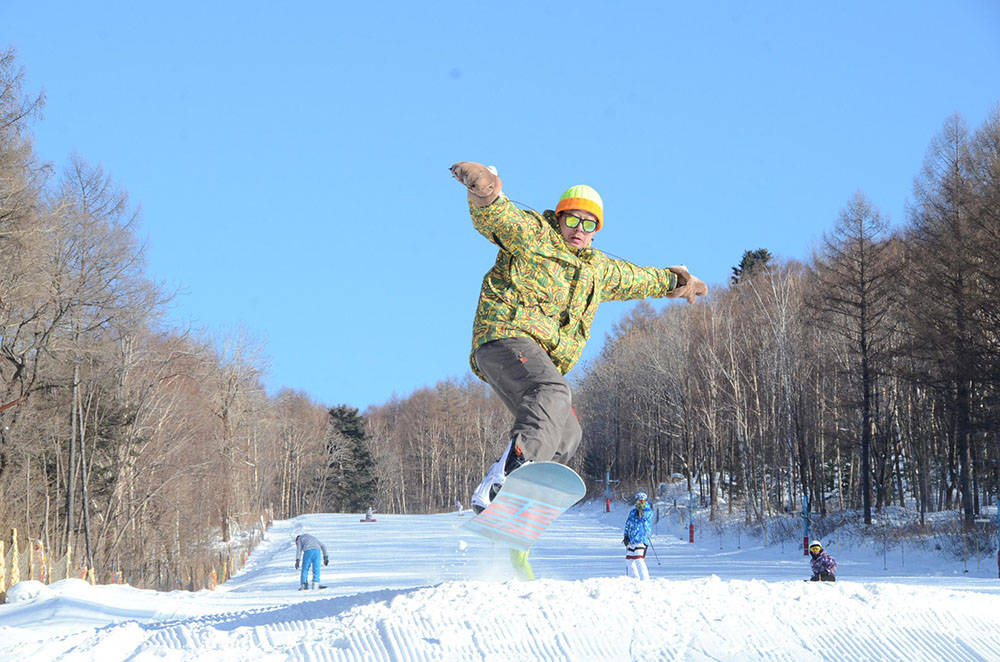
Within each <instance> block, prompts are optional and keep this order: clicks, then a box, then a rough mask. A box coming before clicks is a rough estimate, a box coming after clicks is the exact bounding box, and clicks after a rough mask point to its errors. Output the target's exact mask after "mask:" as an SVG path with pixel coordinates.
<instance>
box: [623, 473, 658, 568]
mask: <svg viewBox="0 0 1000 662" xmlns="http://www.w3.org/2000/svg"><path fill="white" fill-rule="evenodd" d="M652 530H653V509H652V508H650V507H649V504H647V503H646V493H645V492H638V493H636V495H635V506H634V507H633V508H632V510H630V511H629V513H628V519H626V520H625V537H624V538H622V543H624V544H625V574H627V575H628V576H629V577H634V578H636V579H640V580H642V579H649V568H647V567H646V548H647V547H648V546H649V535H650V533H652Z"/></svg>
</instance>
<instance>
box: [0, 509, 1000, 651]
mask: <svg viewBox="0 0 1000 662" xmlns="http://www.w3.org/2000/svg"><path fill="white" fill-rule="evenodd" d="M469 516H470V515H469V514H468V513H466V514H465V516H464V517H459V516H457V515H456V514H454V513H451V514H445V515H424V516H417V515H411V516H391V515H381V516H379V518H378V519H379V521H378V522H376V523H362V522H359V517H358V516H357V515H306V516H302V517H298V518H296V519H294V520H288V521H282V522H276V523H275V525H274V527H272V529H271V530H270V531H269V533H268V535H267V538H266V539H265V541H264V542H263V543H262V544H261V545H260V547H258V549H257V550H256V551H255V552H254V554H253V556H252V557H251V559H250V561H249V563H248V564H247V566H246V568H245V569H244V570H243V571H242V572H241V573H240V574H239V575H237V576H236V577H234V578H233V579H231V580H230V581H229V582H227V583H226V584H225V585H223V586H222V587H220V589H218V590H216V591H200V592H198V593H188V592H183V591H175V592H172V593H156V592H153V591H143V590H139V589H134V588H131V587H127V586H97V587H91V586H89V585H86V584H84V583H83V582H80V581H78V580H68V581H65V582H60V583H58V584H54V585H52V586H51V587H42V586H41V585H35V586H34V589H35V591H33V590H32V588H33V587H32V585H31V584H28V583H22V585H19V586H18V587H15V589H13V590H12V592H11V593H12V596H11V597H12V598H14V599H19V601H17V602H14V603H12V604H7V605H2V606H0V659H3V660H7V659H10V660H15V659H16V660H55V659H66V660H100V661H102V662H105V661H108V660H154V659H155V660H195V659H197V660H234V661H235V660H288V659H299V660H752V659H766V660H796V661H798V660H838V661H843V660H859V661H860V660H865V661H869V660H907V661H908V662H913V661H916V660H1000V580H997V579H996V567H995V560H993V559H983V561H982V564H981V566H980V568H979V569H978V570H977V569H975V568H974V567H973V568H971V569H970V572H969V573H968V574H966V573H965V572H963V564H962V563H961V562H958V563H952V562H945V561H943V560H941V559H940V558H937V557H931V556H923V557H922V556H921V555H920V554H917V553H909V554H907V555H906V557H905V559H904V558H891V559H887V560H885V561H884V560H883V557H882V556H877V557H876V556H874V555H873V554H872V553H871V552H863V551H862V550H854V549H848V548H846V546H845V548H843V549H840V550H837V549H836V548H835V547H833V548H831V551H833V552H834V554H835V556H837V561H838V563H839V565H840V575H841V578H842V581H839V582H837V583H836V584H818V583H809V582H803V581H802V578H804V577H807V576H808V574H809V573H808V567H807V565H808V564H807V562H806V560H805V559H804V558H803V556H802V552H801V548H797V547H796V546H795V545H792V544H786V545H784V546H771V547H767V548H763V547H761V546H760V544H761V541H759V540H756V541H753V540H748V539H747V538H745V537H743V538H742V539H741V540H740V543H741V547H742V548H741V549H737V540H735V539H734V540H728V539H726V538H723V539H721V540H720V539H719V538H718V537H713V536H712V535H708V536H706V538H705V539H704V540H702V541H699V542H697V543H695V544H693V545H691V544H688V543H686V542H684V541H682V540H681V539H680V536H679V535H678V534H679V533H680V531H679V530H674V529H675V528H676V527H670V528H669V529H668V528H667V527H666V526H665V525H664V527H663V529H662V530H661V531H659V533H658V534H657V536H656V537H655V538H654V545H655V550H656V556H653V555H651V556H650V558H649V566H650V572H651V574H652V576H653V579H652V580H651V581H649V582H637V581H634V580H630V579H628V578H626V577H624V576H623V569H624V563H623V560H622V547H621V544H620V540H621V530H620V524H621V522H622V521H623V519H624V512H623V511H620V510H619V511H616V512H613V513H611V514H605V513H603V512H601V511H600V510H599V509H598V507H597V506H593V505H590V506H583V507H580V508H576V509H574V510H571V511H570V512H569V513H568V514H567V515H565V516H564V517H563V518H561V519H560V520H559V521H558V522H557V523H556V524H555V525H554V526H553V527H552V529H550V531H548V532H547V533H546V535H545V536H544V537H543V539H542V540H541V541H540V542H539V543H538V544H537V545H536V548H535V550H534V551H533V553H532V559H533V565H534V569H535V574H536V575H537V576H538V577H539V579H538V580H537V581H535V582H527V583H526V582H518V581H515V580H514V579H513V572H512V571H511V570H510V568H509V564H508V562H507V555H506V552H505V551H504V550H499V549H493V548H492V547H491V545H490V544H489V543H488V542H486V541H485V540H482V539H480V538H479V537H478V536H475V535H471V534H468V533H467V532H465V531H463V530H462V529H461V528H460V524H461V523H462V522H463V521H465V520H467V519H468V518H469ZM298 532H309V533H313V534H314V535H316V536H317V537H319V538H320V539H321V540H323V541H324V542H325V543H326V544H327V547H328V549H329V550H330V565H329V566H328V567H326V568H323V583H324V584H326V585H327V586H328V587H329V588H327V589H326V590H319V591H311V592H303V591H298V590H296V587H297V585H298V577H297V572H296V571H295V570H294V568H293V562H294V558H295V553H294V537H295V534H296V533H298ZM904 560H905V563H906V565H905V566H901V564H902V562H903V561H904ZM883 564H885V565H886V566H887V569H886V570H883ZM33 593H37V595H34V597H29V596H31V595H32V594H33ZM21 598H23V599H21Z"/></svg>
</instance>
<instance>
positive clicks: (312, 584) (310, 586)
mask: <svg viewBox="0 0 1000 662" xmlns="http://www.w3.org/2000/svg"><path fill="white" fill-rule="evenodd" d="M309 590H311V591H314V590H316V582H309Z"/></svg>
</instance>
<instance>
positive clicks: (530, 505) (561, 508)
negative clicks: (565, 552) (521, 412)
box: [463, 462, 587, 552]
mask: <svg viewBox="0 0 1000 662" xmlns="http://www.w3.org/2000/svg"><path fill="white" fill-rule="evenodd" d="M586 492H587V489H586V487H585V486H584V484H583V479H581V478H580V476H578V475H577V473H576V472H575V471H573V470H572V469H570V468H569V467H567V466H566V465H563V464H559V463H558V462H531V463H529V464H526V465H524V466H523V467H520V468H519V469H515V470H514V471H512V472H511V473H510V475H509V476H507V479H506V480H505V481H504V484H503V488H501V490H500V492H499V493H498V494H497V496H496V498H495V499H493V502H492V503H491V504H490V505H489V506H488V507H487V508H486V510H484V511H483V512H481V513H479V514H478V515H476V516H475V517H474V518H473V519H472V520H471V521H469V522H467V523H465V524H464V525H463V527H464V528H466V529H469V530H470V531H473V532H475V533H478V534H479V535H481V536H485V537H486V538H490V539H491V540H495V541H497V542H499V543H503V544H505V545H507V546H509V547H511V548H513V549H518V550H521V551H524V552H526V551H528V550H529V549H531V546H532V545H533V544H534V543H535V541H536V540H538V538H539V536H541V535H542V533H544V532H545V529H547V528H548V526H549V525H550V524H551V523H552V522H554V521H555V519H556V518H557V517H559V516H560V515H561V514H563V512H565V511H566V509H567V508H569V507H570V506H572V505H573V504H574V503H576V502H577V501H579V500H580V499H582V498H583V495H584V494H586Z"/></svg>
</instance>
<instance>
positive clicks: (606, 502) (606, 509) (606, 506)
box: [604, 469, 621, 513]
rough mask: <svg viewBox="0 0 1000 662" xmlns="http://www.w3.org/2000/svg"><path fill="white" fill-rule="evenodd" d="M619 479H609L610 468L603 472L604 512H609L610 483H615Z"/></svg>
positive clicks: (618, 481)
mask: <svg viewBox="0 0 1000 662" xmlns="http://www.w3.org/2000/svg"><path fill="white" fill-rule="evenodd" d="M620 482H621V480H611V470H610V469H608V470H607V471H605V472H604V512H606V513H610V512H611V483H614V484H615V485H617V484H618V483H620Z"/></svg>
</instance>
